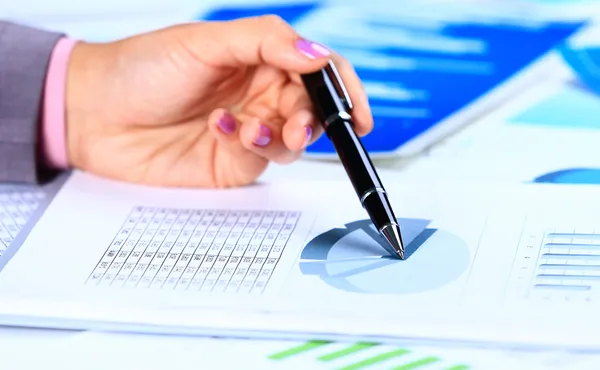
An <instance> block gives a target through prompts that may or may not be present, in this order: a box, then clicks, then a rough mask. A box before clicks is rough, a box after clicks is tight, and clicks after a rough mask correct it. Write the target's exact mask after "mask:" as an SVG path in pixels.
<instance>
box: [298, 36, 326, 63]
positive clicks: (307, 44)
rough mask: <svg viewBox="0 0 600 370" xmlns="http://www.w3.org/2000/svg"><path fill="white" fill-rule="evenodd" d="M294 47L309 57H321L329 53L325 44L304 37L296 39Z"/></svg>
mask: <svg viewBox="0 0 600 370" xmlns="http://www.w3.org/2000/svg"><path fill="white" fill-rule="evenodd" d="M296 48H297V49H298V51H299V52H301V53H302V54H304V55H306V56H307V57H309V58H310V59H317V58H322V57H326V56H328V55H329V54H331V52H330V51H329V49H327V48H326V47H325V46H323V45H321V44H319V43H316V42H313V41H309V40H305V39H299V40H298V41H296Z"/></svg>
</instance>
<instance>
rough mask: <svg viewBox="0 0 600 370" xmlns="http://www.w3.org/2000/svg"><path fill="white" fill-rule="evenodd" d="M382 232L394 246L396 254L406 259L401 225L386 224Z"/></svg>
mask: <svg viewBox="0 0 600 370" xmlns="http://www.w3.org/2000/svg"><path fill="white" fill-rule="evenodd" d="M381 234H382V235H383V237H384V238H385V240H387V242H388V244H389V245H390V246H391V247H392V249H393V250H394V253H395V254H396V256H398V257H400V259H404V244H403V243H402V236H401V234H400V226H398V225H395V224H389V225H386V226H385V227H384V228H383V229H381Z"/></svg>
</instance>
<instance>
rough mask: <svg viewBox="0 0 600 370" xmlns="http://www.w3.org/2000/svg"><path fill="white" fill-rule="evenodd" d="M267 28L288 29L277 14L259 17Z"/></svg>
mask: <svg viewBox="0 0 600 370" xmlns="http://www.w3.org/2000/svg"><path fill="white" fill-rule="evenodd" d="M261 18H262V19H263V21H264V23H266V24H267V25H268V26H269V27H277V28H288V27H289V25H288V23H287V22H286V21H285V20H284V19H283V18H281V16H279V15H277V14H268V15H264V16H262V17H261Z"/></svg>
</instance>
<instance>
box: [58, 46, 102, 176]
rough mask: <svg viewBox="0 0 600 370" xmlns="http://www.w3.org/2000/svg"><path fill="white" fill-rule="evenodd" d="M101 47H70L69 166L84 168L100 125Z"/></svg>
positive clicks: (66, 146)
mask: <svg viewBox="0 0 600 370" xmlns="http://www.w3.org/2000/svg"><path fill="white" fill-rule="evenodd" d="M101 50H102V44H91V43H86V42H79V43H77V45H75V46H74V47H73V50H72V52H71V58H70V60H69V65H68V73H67V78H66V94H65V112H66V113H65V127H66V139H65V141H66V143H65V150H66V152H67V156H68V160H69V166H70V167H73V168H80V169H84V168H85V167H86V166H85V163H86V162H87V159H86V152H87V150H86V147H89V145H90V141H91V140H92V141H93V136H94V135H95V134H94V132H95V131H96V130H98V129H99V126H98V124H97V123H98V122H102V117H101V114H102V111H103V109H102V108H103V102H102V101H99V99H98V97H99V95H101V93H100V89H101V84H102V75H103V73H104V70H105V67H104V65H103V58H102V56H101V52H100V51H101Z"/></svg>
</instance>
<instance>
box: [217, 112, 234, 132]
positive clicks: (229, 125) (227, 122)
mask: <svg viewBox="0 0 600 370" xmlns="http://www.w3.org/2000/svg"><path fill="white" fill-rule="evenodd" d="M217 126H219V128H220V129H221V131H223V132H224V133H226V134H227V135H229V134H231V133H233V132H234V131H235V119H234V118H233V117H232V116H231V115H230V114H229V113H225V114H223V115H222V116H221V118H219V121H218V122H217Z"/></svg>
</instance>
